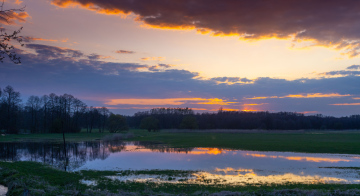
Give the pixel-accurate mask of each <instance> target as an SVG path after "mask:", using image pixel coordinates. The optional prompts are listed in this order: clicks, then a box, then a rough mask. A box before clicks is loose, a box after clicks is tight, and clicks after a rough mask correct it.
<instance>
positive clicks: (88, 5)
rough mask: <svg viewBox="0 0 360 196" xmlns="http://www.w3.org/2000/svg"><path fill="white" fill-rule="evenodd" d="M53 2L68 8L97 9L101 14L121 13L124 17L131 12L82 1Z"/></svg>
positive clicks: (60, 0)
mask: <svg viewBox="0 0 360 196" xmlns="http://www.w3.org/2000/svg"><path fill="white" fill-rule="evenodd" d="M51 4H53V5H56V6H59V7H62V8H67V7H81V8H84V9H87V10H91V11H95V12H97V13H99V14H108V15H121V16H122V17H124V18H125V17H126V16H127V15H129V14H130V12H126V11H123V10H120V9H116V8H100V7H99V6H97V5H95V4H94V3H91V2H88V3H85V2H84V3H80V2H77V1H74V0H53V1H52V2H51Z"/></svg>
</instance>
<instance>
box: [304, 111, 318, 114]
mask: <svg viewBox="0 0 360 196" xmlns="http://www.w3.org/2000/svg"><path fill="white" fill-rule="evenodd" d="M300 113H303V114H316V113H319V112H318V111H304V112H300Z"/></svg>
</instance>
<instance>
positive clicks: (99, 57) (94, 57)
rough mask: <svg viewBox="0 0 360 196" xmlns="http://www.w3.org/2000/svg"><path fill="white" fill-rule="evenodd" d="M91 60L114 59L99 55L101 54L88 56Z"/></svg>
mask: <svg viewBox="0 0 360 196" xmlns="http://www.w3.org/2000/svg"><path fill="white" fill-rule="evenodd" d="M87 57H88V58H89V59H90V60H101V59H111V58H113V57H111V56H103V55H99V54H94V53H93V54H90V55H88V56H87Z"/></svg>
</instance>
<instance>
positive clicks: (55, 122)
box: [0, 86, 360, 134]
mask: <svg viewBox="0 0 360 196" xmlns="http://www.w3.org/2000/svg"><path fill="white" fill-rule="evenodd" d="M129 127H131V128H140V129H146V130H148V131H157V130H160V129H265V130H299V129H334V130H340V129H360V115H351V116H346V117H332V116H323V115H321V114H317V115H310V116H305V115H304V114H301V113H296V112H277V113H270V112H243V111H223V110H222V109H221V108H220V109H219V110H218V111H217V112H215V113H209V112H205V113H195V112H194V111H193V110H192V109H190V108H154V109H151V110H149V111H143V112H137V113H135V114H134V115H132V116H126V117H124V116H122V115H119V114H113V113H111V112H110V111H109V110H108V109H107V108H106V107H93V106H90V107H89V106H87V105H86V104H85V103H84V102H82V101H81V100H79V99H78V98H76V97H74V96H72V95H70V94H63V95H56V94H54V93H51V94H49V95H43V96H41V97H38V96H30V97H29V98H28V99H27V100H26V101H25V102H23V100H22V99H21V97H20V92H17V91H15V90H14V88H13V87H11V86H6V87H5V88H4V89H1V88H0V132H5V133H10V134H16V133H19V131H27V132H30V133H62V132H65V133H76V132H80V131H81V129H85V130H86V132H88V133H91V132H93V131H94V130H95V129H96V130H98V131H99V132H104V131H105V129H107V130H109V131H110V132H117V131H122V130H128V129H129Z"/></svg>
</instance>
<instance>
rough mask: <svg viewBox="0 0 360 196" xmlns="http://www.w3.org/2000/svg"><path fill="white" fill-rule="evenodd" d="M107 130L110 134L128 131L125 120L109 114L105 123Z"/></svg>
mask: <svg viewBox="0 0 360 196" xmlns="http://www.w3.org/2000/svg"><path fill="white" fill-rule="evenodd" d="M107 128H108V130H109V131H110V132H111V133H114V132H119V131H126V130H129V126H128V125H127V123H126V118H125V117H123V116H122V115H120V114H110V116H109V118H108V121H107Z"/></svg>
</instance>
